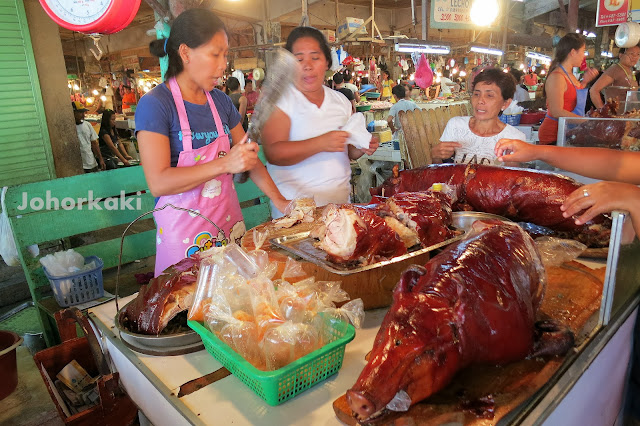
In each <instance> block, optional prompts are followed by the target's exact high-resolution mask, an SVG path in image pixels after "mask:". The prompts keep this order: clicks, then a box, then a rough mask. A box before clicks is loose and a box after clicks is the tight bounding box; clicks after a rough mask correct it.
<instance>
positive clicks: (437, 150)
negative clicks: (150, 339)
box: [431, 142, 462, 160]
mask: <svg viewBox="0 0 640 426" xmlns="http://www.w3.org/2000/svg"><path fill="white" fill-rule="evenodd" d="M461 147H462V144H460V143H458V142H440V143H439V144H437V145H436V146H434V147H433V148H431V157H432V158H433V159H434V160H443V159H445V158H451V157H453V155H454V154H455V153H456V148H461Z"/></svg>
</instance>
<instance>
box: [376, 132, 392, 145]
mask: <svg viewBox="0 0 640 426" xmlns="http://www.w3.org/2000/svg"><path fill="white" fill-rule="evenodd" d="M371 134H372V135H374V136H377V137H378V140H379V141H380V143H385V142H389V141H390V140H391V138H392V133H391V130H390V129H386V130H383V131H381V132H372V133H371Z"/></svg>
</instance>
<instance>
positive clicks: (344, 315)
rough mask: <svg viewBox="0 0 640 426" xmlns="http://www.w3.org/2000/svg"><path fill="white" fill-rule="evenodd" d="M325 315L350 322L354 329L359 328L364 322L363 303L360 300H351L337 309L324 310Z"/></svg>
mask: <svg viewBox="0 0 640 426" xmlns="http://www.w3.org/2000/svg"><path fill="white" fill-rule="evenodd" d="M323 312H324V313H325V314H328V315H330V316H333V317H334V318H338V319H340V320H342V321H345V322H350V323H351V325H353V326H354V327H355V328H360V327H361V326H362V322H363V321H364V302H362V299H353V300H351V301H349V302H347V303H345V304H344V305H342V306H341V307H339V308H326V309H325V310H324V311H323Z"/></svg>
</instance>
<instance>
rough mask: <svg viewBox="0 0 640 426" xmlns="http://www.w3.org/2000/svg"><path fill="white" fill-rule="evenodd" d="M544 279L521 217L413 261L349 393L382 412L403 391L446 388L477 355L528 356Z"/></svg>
mask: <svg viewBox="0 0 640 426" xmlns="http://www.w3.org/2000/svg"><path fill="white" fill-rule="evenodd" d="M544 284H545V275H544V268H543V266H542V262H541V260H540V258H539V255H538V253H537V251H536V249H535V246H534V243H533V241H532V240H531V238H530V237H529V236H528V235H527V234H526V233H525V232H524V231H523V230H522V229H521V228H520V227H518V226H517V225H515V224H507V223H504V222H500V221H486V222H484V221H483V222H481V221H478V222H476V223H475V224H474V230H473V232H472V233H471V235H470V236H469V237H468V238H466V239H465V240H463V241H461V242H459V243H457V244H454V245H452V246H449V248H447V249H446V250H445V251H443V252H442V253H440V254H439V255H438V256H436V257H434V258H433V259H431V260H430V261H429V262H428V263H427V264H426V265H425V266H424V267H418V266H415V267H412V268H410V269H408V270H407V271H406V272H405V273H404V274H403V276H402V277H401V279H400V282H399V283H398V285H397V286H396V288H395V290H394V299H393V304H392V306H391V308H390V309H389V312H388V313H387V315H386V317H385V319H384V321H383V323H382V325H381V327H380V330H379V331H378V334H377V336H376V340H375V343H374V347H373V350H372V352H371V355H370V358H369V361H368V363H367V365H366V366H365V368H364V369H363V371H362V373H361V374H360V376H359V378H358V380H357V382H356V383H355V385H354V386H353V387H352V388H351V389H350V390H349V391H347V401H348V403H349V405H350V406H351V409H352V411H353V413H354V415H355V417H356V418H357V419H358V420H367V419H371V418H373V417H375V416H376V415H378V414H379V413H381V412H382V410H383V409H384V408H385V407H386V405H387V404H388V403H389V402H390V401H391V400H392V399H393V398H394V396H395V395H396V394H397V393H398V392H399V391H405V392H406V393H407V394H408V395H409V397H410V398H411V403H412V404H413V403H416V402H418V401H421V400H423V399H425V398H427V397H429V396H430V395H432V394H434V393H435V392H437V391H438V390H440V389H442V388H443V387H444V386H445V385H446V384H447V383H448V382H449V381H450V380H451V379H452V378H453V376H454V375H455V374H456V372H458V371H459V370H460V369H462V368H464V367H466V366H468V365H469V364H471V363H490V364H502V363H507V362H510V361H515V360H519V359H523V358H525V357H526V356H527V355H528V354H530V353H531V351H532V349H533V346H534V336H535V332H534V329H535V327H534V323H535V318H536V311H537V309H538V306H539V305H540V302H541V299H542V295H543V291H544Z"/></svg>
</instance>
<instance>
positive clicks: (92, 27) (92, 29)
mask: <svg viewBox="0 0 640 426" xmlns="http://www.w3.org/2000/svg"><path fill="white" fill-rule="evenodd" d="M110 1H111V3H110V4H109V7H107V10H105V11H104V13H103V14H102V15H100V17H99V18H98V19H96V20H95V21H93V22H91V23H89V24H85V25H75V24H72V23H70V22H68V21H65V20H64V19H62V18H60V17H59V16H58V15H56V14H55V13H54V12H53V10H51V8H50V7H49V5H48V4H47V3H46V0H40V4H41V5H42V8H43V9H44V11H45V12H47V15H49V17H50V18H51V19H53V20H54V21H55V22H56V23H57V24H58V25H60V26H61V27H63V28H67V29H70V30H73V31H78V32H82V33H97V32H100V30H101V29H102V28H103V27H107V25H106V24H108V23H109V21H110V20H111V19H113V15H112V14H113V9H114V8H116V6H117V7H118V9H119V7H120V6H122V4H123V3H124V2H126V0H110Z"/></svg>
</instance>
